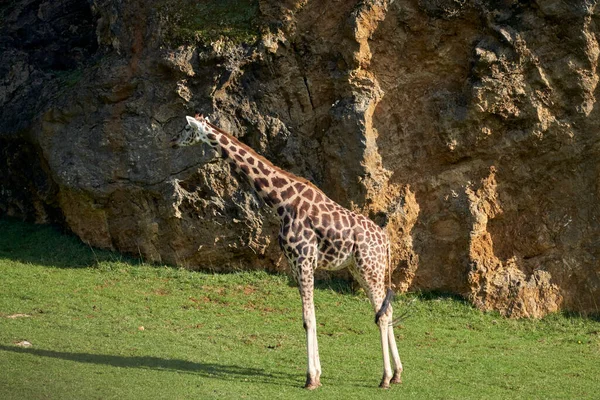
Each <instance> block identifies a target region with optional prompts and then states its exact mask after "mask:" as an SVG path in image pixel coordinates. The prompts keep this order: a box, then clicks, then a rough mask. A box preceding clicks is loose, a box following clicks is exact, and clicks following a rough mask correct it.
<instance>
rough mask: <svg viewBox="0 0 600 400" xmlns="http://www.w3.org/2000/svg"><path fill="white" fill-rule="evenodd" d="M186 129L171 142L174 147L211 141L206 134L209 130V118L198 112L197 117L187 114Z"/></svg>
mask: <svg viewBox="0 0 600 400" xmlns="http://www.w3.org/2000/svg"><path fill="white" fill-rule="evenodd" d="M185 118H186V119H187V123H188V124H187V125H186V127H185V129H184V130H183V131H182V132H181V133H180V134H179V136H177V137H176V138H175V139H173V141H172V142H171V146H172V147H183V146H191V145H193V144H196V143H198V142H204V143H209V140H208V138H207V136H206V134H207V132H209V130H210V129H209V126H208V118H206V117H204V116H202V115H198V114H196V116H195V117H190V116H186V117H185Z"/></svg>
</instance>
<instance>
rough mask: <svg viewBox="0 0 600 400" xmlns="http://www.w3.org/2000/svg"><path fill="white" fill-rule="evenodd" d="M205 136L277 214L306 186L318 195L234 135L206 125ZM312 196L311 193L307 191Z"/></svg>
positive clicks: (318, 194)
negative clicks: (207, 128) (207, 129)
mask: <svg viewBox="0 0 600 400" xmlns="http://www.w3.org/2000/svg"><path fill="white" fill-rule="evenodd" d="M209 129H210V130H209V131H208V132H207V135H206V136H207V138H208V140H209V142H210V145H211V146H212V147H213V148H214V149H215V150H216V151H217V152H218V153H219V154H220V155H221V157H222V158H224V159H226V160H227V161H229V163H231V164H232V165H233V167H234V168H235V170H236V171H237V172H238V173H239V174H240V175H242V176H244V177H246V179H247V180H248V181H249V182H250V184H251V185H252V187H253V188H254V190H255V191H256V193H257V194H258V195H259V196H260V197H261V198H262V199H263V200H264V202H265V203H266V204H267V205H268V206H269V207H271V208H273V209H275V210H277V214H278V215H279V216H280V217H281V216H282V215H283V214H284V210H283V208H284V207H286V206H288V205H290V204H291V203H292V200H293V199H294V198H296V197H298V196H296V195H298V194H300V193H302V192H304V191H305V190H306V191H307V192H308V190H307V189H309V188H310V189H311V192H314V191H316V192H317V193H316V194H315V196H319V197H322V196H324V195H322V194H321V193H320V191H319V190H318V189H316V188H314V187H313V186H312V184H311V183H310V182H308V181H307V180H305V179H302V178H299V177H297V176H295V175H293V174H291V173H289V172H285V171H283V170H281V169H280V168H278V167H276V166H274V165H273V164H272V163H271V162H270V161H269V160H267V159H266V158H264V157H263V156H261V155H260V154H258V153H256V152H255V151H254V150H253V149H251V148H250V147H249V146H247V145H245V144H244V143H242V142H240V141H239V140H238V139H237V138H235V137H234V136H232V135H230V134H228V133H226V132H224V131H222V130H221V129H219V128H217V127H216V126H214V125H212V124H209ZM311 197H312V193H311Z"/></svg>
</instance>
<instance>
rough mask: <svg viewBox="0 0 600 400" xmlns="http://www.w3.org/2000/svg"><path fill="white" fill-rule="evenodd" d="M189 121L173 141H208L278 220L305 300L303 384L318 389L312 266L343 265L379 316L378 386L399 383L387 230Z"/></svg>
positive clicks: (219, 134) (217, 131)
mask: <svg viewBox="0 0 600 400" xmlns="http://www.w3.org/2000/svg"><path fill="white" fill-rule="evenodd" d="M187 121H188V125H189V129H188V130H186V131H184V133H183V134H182V135H181V136H180V137H179V138H178V139H177V140H176V141H175V142H174V144H175V145H177V146H187V145H192V144H195V143H199V142H205V143H208V144H209V145H210V146H211V147H213V148H214V149H215V150H216V151H217V152H218V153H219V154H220V155H221V157H223V158H225V159H227V160H228V161H229V162H230V163H231V164H232V165H233V167H234V168H235V170H236V171H237V172H238V173H240V174H241V175H243V176H245V177H246V178H247V179H248V181H249V182H250V184H251V185H252V186H253V188H254V189H255V190H256V192H257V193H258V194H259V196H260V197H261V198H262V199H263V200H264V201H265V203H266V204H267V205H268V206H269V207H271V208H272V209H273V210H274V211H275V212H276V213H277V216H278V217H279V219H280V220H281V228H280V230H279V235H278V241H279V244H280V246H281V249H282V250H283V252H284V254H285V256H286V258H287V259H288V261H289V264H290V267H291V269H292V273H293V275H294V277H295V278H296V280H297V282H298V286H299V291H300V296H301V298H302V313H303V322H304V323H303V325H304V328H305V330H306V342H307V356H308V368H307V378H306V385H305V387H306V388H308V389H314V388H316V387H318V386H320V376H321V363H320V359H319V350H318V343H317V335H316V331H317V327H316V318H315V310H314V302H313V291H314V272H315V270H316V269H317V268H320V269H325V270H338V269H341V268H345V267H347V268H348V269H349V270H350V272H351V274H352V275H353V276H354V278H355V279H356V280H357V281H358V282H359V283H360V285H361V286H362V287H363V289H365V291H366V293H367V295H368V296H369V299H370V301H371V304H372V306H373V309H374V312H376V313H377V316H378V317H377V324H378V326H379V330H380V335H381V345H382V352H383V366H384V368H383V378H382V381H381V384H380V387H384V388H385V387H389V384H390V382H392V383H397V382H400V374H401V372H402V364H401V362H400V357H399V355H398V349H397V347H396V342H395V336H394V333H393V328H392V326H391V325H390V323H391V321H392V307H391V305H390V306H389V307H387V309H386V308H385V307H382V304H383V303H384V299H385V298H386V293H385V277H386V272H388V268H389V262H390V260H389V251H390V248H389V246H390V244H389V240H388V237H387V234H386V233H385V231H384V230H383V229H381V228H380V227H379V226H377V225H376V224H375V223H374V222H373V221H371V220H370V219H368V218H366V217H365V216H363V215H360V214H356V213H353V212H352V211H349V210H347V209H346V208H344V207H342V206H340V205H339V204H337V203H336V202H334V201H333V200H331V199H329V198H328V197H327V196H326V195H325V194H324V193H323V192H322V191H321V190H319V189H318V188H317V187H316V186H314V185H313V184H312V183H310V182H309V181H307V180H306V179H303V178H299V177H297V176H295V175H293V174H291V173H289V172H286V171H284V170H282V169H280V168H278V167H276V166H274V165H273V164H272V163H271V162H269V161H268V160H266V159H265V158H264V157H262V156H260V155H259V154H257V153H256V152H255V151H254V150H252V149H251V148H250V147H248V146H247V145H245V144H243V143H241V142H240V141H239V140H237V139H236V138H235V137H233V136H231V135H229V134H228V133H226V132H224V131H222V130H220V129H219V128H217V127H215V126H214V125H212V124H211V123H210V122H208V120H207V119H205V118H203V117H198V116H197V117H196V118H193V117H187ZM388 273H391V271H389V272H388ZM390 293H391V292H390ZM386 303H387V302H386ZM378 311H379V312H378ZM390 351H391V353H392V361H393V365H394V369H393V370H392V368H391V363H390V355H389V352H390Z"/></svg>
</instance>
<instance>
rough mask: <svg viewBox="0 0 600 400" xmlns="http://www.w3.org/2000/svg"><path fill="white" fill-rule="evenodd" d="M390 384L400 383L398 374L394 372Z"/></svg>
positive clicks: (400, 379) (400, 378)
mask: <svg viewBox="0 0 600 400" xmlns="http://www.w3.org/2000/svg"><path fill="white" fill-rule="evenodd" d="M390 383H402V377H401V376H400V373H399V372H396V373H395V374H394V377H393V378H392V380H391V381H390Z"/></svg>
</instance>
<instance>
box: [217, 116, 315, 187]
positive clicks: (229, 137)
mask: <svg viewBox="0 0 600 400" xmlns="http://www.w3.org/2000/svg"><path fill="white" fill-rule="evenodd" d="M205 121H206V123H207V125H208V126H210V127H211V128H213V129H214V130H216V131H218V132H219V133H221V134H222V135H225V136H226V137H227V139H229V140H231V141H233V142H234V143H235V144H236V146H240V147H241V148H243V149H244V150H246V151H247V152H249V153H251V154H255V155H256V157H259V158H260V159H261V161H262V162H264V163H265V164H267V165H268V166H269V167H271V168H273V169H274V170H275V171H277V172H278V173H280V174H282V175H284V176H287V177H288V178H292V179H294V180H297V181H300V182H302V183H304V184H306V185H309V186H310V187H311V188H312V189H314V190H317V191H318V192H319V193H321V194H322V195H323V196H325V197H327V195H326V194H325V193H323V191H322V190H321V189H319V188H318V187H317V186H315V185H314V184H313V183H312V182H311V181H309V180H308V179H306V178H303V177H301V176H298V175H295V174H292V173H291V172H288V171H286V170H284V169H281V168H279V167H278V166H277V165H275V164H273V163H272V162H271V161H269V160H267V159H266V158H265V157H263V156H262V155H260V154H258V153H257V152H256V150H254V149H253V148H252V147H250V146H248V145H247V144H246V143H243V142H242V141H241V140H239V139H238V138H236V137H235V136H233V135H232V134H231V133H229V132H225V131H224V130H223V129H221V128H219V127H218V126H216V125H214V124H213V123H211V122H210V121H208V119H206V118H205Z"/></svg>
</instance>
